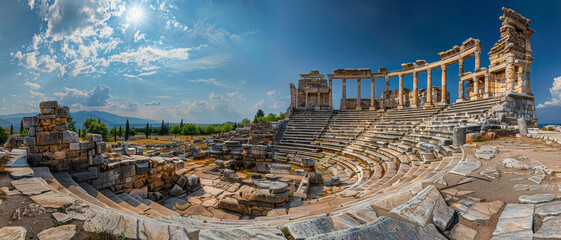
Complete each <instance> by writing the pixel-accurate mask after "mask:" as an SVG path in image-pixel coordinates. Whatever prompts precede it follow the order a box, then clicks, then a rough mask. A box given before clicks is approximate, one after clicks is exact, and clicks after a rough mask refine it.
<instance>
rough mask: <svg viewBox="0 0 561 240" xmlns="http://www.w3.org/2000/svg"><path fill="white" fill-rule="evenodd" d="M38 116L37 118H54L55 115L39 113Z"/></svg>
mask: <svg viewBox="0 0 561 240" xmlns="http://www.w3.org/2000/svg"><path fill="white" fill-rule="evenodd" d="M38 117H39V120H43V119H55V118H56V116H55V115H54V114H46V115H45V114H42V115H39V116H38Z"/></svg>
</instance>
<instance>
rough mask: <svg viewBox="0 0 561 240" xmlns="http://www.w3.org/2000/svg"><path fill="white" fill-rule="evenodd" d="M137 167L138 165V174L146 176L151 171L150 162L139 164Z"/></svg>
mask: <svg viewBox="0 0 561 240" xmlns="http://www.w3.org/2000/svg"><path fill="white" fill-rule="evenodd" d="M135 165H136V174H145V173H147V172H148V170H149V169H150V166H149V164H148V162H144V163H137V164H135Z"/></svg>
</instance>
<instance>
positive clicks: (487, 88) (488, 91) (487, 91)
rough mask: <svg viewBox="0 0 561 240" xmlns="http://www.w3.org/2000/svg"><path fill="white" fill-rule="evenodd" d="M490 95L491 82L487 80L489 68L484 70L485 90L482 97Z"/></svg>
mask: <svg viewBox="0 0 561 240" xmlns="http://www.w3.org/2000/svg"><path fill="white" fill-rule="evenodd" d="M490 96H491V82H490V81H489V70H487V72H485V92H484V93H483V98H488V97H490Z"/></svg>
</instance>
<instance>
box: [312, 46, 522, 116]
mask: <svg viewBox="0 0 561 240" xmlns="http://www.w3.org/2000/svg"><path fill="white" fill-rule="evenodd" d="M474 54H475V69H479V68H480V67H481V52H480V51H476V52H475V53H474ZM507 61H508V59H507ZM458 65H459V74H462V73H464V59H463V58H460V59H458ZM440 69H441V70H442V78H441V96H440V98H441V101H440V102H439V104H442V105H444V104H446V97H447V91H446V89H447V85H448V79H447V74H446V73H447V65H446V64H443V65H441V66H440ZM511 72H514V71H511ZM398 76H399V92H398V94H399V95H398V98H399V106H398V108H403V107H404V105H405V98H404V91H403V74H400V75H398ZM342 80H343V92H342V99H343V100H342V105H343V106H341V109H345V108H346V103H347V102H346V99H347V79H346V78H343V79H342ZM370 80H371V84H370V87H371V89H370V109H376V103H375V96H376V94H375V81H374V80H375V78H370ZM487 80H488V76H487V75H486V80H485V82H486V85H485V92H486V93H488V91H489V86H488V85H489V83H488V81H487ZM360 82H361V78H358V79H357V98H356V99H357V108H356V109H357V110H360V109H361V107H360V99H361V91H360V89H361V84H360ZM474 83H475V84H478V83H477V81H474ZM332 86H333V79H331V78H330V79H329V106H330V107H333V94H332V90H333V88H332ZM463 87H464V86H463V82H462V81H460V86H459V90H460V91H459V95H458V98H460V99H461V98H463V95H464V93H463ZM386 90H387V91H389V90H390V76H388V75H386ZM432 93H433V91H432V69H431V68H427V100H426V103H425V106H431V105H433V100H432V99H433V95H432ZM306 97H307V96H306ZM306 99H307V98H306ZM306 103H307V101H306ZM418 106H419V90H418V72H413V101H412V104H411V107H418Z"/></svg>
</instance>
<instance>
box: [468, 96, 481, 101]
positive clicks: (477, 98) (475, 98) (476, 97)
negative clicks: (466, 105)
mask: <svg viewBox="0 0 561 240" xmlns="http://www.w3.org/2000/svg"><path fill="white" fill-rule="evenodd" d="M470 100H479V97H478V96H473V97H471V98H470Z"/></svg>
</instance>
